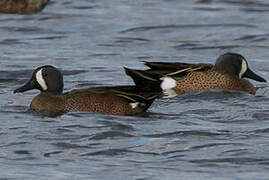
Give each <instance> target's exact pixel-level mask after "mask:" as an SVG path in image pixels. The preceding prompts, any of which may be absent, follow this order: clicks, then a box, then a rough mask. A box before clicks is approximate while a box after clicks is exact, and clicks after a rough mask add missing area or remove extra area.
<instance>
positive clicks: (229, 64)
mask: <svg viewBox="0 0 269 180" xmlns="http://www.w3.org/2000/svg"><path fill="white" fill-rule="evenodd" d="M215 68H216V69H217V70H219V71H222V72H224V73H227V74H229V75H232V76H236V77H238V78H239V79H241V78H244V77H246V78H250V79H253V80H256V81H260V82H266V80H265V79H264V78H262V77H260V76H258V75H257V74H255V73H254V72H253V71H252V70H250V69H249V68H248V63H247V60H246V59H245V58H244V57H243V56H242V55H240V54H236V53H225V54H223V55H221V56H219V57H218V59H217V60H216V63H215Z"/></svg>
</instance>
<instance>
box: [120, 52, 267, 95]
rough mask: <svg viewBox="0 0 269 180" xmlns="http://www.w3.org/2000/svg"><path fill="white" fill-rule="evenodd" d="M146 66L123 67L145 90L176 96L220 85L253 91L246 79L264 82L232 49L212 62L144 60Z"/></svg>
mask: <svg viewBox="0 0 269 180" xmlns="http://www.w3.org/2000/svg"><path fill="white" fill-rule="evenodd" d="M145 65H147V66H148V67H150V69H148V70H133V69H128V68H125V71H126V74H127V75H129V76H131V77H132V78H133V80H134V82H135V84H136V85H137V86H138V87H141V88H144V91H151V90H153V89H155V90H159V91H163V92H164V95H165V96H168V97H170V96H175V95H180V94H183V93H187V92H194V91H201V90H210V89H222V90H236V91H243V92H247V93H250V94H255V93H256V88H255V87H254V86H253V85H252V84H251V83H250V82H249V81H247V80H246V79H243V78H244V77H246V78H251V79H253V80H256V81H260V82H266V80H265V79H263V78H262V77H260V76H258V75H257V74H255V73H254V72H252V71H251V70H250V69H249V68H248V63H247V61H246V59H245V58H244V57H243V56H242V55H240V54H235V53H226V54H223V55H221V56H219V58H218V59H217V60H216V63H215V65H212V64H188V63H165V62H145Z"/></svg>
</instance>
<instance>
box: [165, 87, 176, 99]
mask: <svg viewBox="0 0 269 180" xmlns="http://www.w3.org/2000/svg"><path fill="white" fill-rule="evenodd" d="M176 96H177V93H176V92H175V91H174V90H173V89H166V90H164V91H163V98H172V97H176Z"/></svg>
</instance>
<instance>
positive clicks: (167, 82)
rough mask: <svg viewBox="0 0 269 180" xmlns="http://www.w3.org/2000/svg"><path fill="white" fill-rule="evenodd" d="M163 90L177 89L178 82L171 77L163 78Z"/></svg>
mask: <svg viewBox="0 0 269 180" xmlns="http://www.w3.org/2000/svg"><path fill="white" fill-rule="evenodd" d="M161 80H162V82H161V88H162V90H167V89H172V88H174V87H176V84H177V83H176V80H174V79H172V78H170V77H163V78H161Z"/></svg>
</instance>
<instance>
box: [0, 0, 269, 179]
mask: <svg viewBox="0 0 269 180" xmlns="http://www.w3.org/2000/svg"><path fill="white" fill-rule="evenodd" d="M268 19H269V3H268V2H267V1H265V0H263V1H262V0H260V1H256V0H242V1H238V0H229V1H228V0H225V1H224V0H190V1H175V0H154V1H153V0H137V1H132V0H127V1H121V0H115V1H111V0H99V1H90V0H76V1H71V0H62V1H52V2H51V3H50V4H49V5H48V6H47V7H46V8H45V9H44V11H43V12H41V13H39V14H36V15H28V16H23V15H4V14H2V15H1V16H0V34H1V36H0V42H1V43H0V47H1V52H0V57H1V61H0V67H1V69H0V75H1V76H0V87H1V89H0V99H1V102H0V105H1V106H0V121H1V126H0V147H1V150H0V164H1V169H0V174H1V178H3V179H110V180H111V179H124V180H125V179H162V180H164V179H167V180H168V179H169V180H170V179H244V180H245V179H268V176H269V173H268V169H269V168H268V164H269V143H268V142H269V141H268V138H269V137H268V136H269V135H268V134H267V133H268V132H269V125H268V122H269V104H268V100H269V91H268V87H267V84H261V83H257V82H254V81H251V82H253V83H254V84H255V86H257V87H258V91H257V95H256V96H252V95H248V94H245V93H239V92H227V91H207V92H197V93H190V94H185V95H183V96H179V97H176V98H173V99H159V100H156V101H155V102H154V104H153V105H152V107H151V108H150V109H149V112H148V113H146V114H143V115H141V116H126V117H122V116H109V115H102V114H96V113H84V112H69V113H67V114H64V115H62V116H58V117H54V118H49V117H44V116H42V115H41V114H37V113H33V112H31V111H29V104H30V102H31V100H32V98H33V97H34V96H35V95H36V94H37V93H38V92H37V91H30V92H27V93H24V94H15V95H14V94H13V93H12V91H13V90H14V89H15V88H16V87H18V86H20V85H22V84H23V83H24V82H26V81H27V80H28V78H29V77H30V75H31V72H32V70H33V69H35V68H36V67H38V66H41V65H45V64H52V65H55V66H57V67H59V68H60V69H62V70H63V73H64V83H65V91H69V90H71V89H73V88H87V87H94V86H108V85H125V84H132V81H131V79H130V78H128V77H127V76H125V75H124V71H123V68H122V67H123V66H127V67H133V68H141V69H142V68H143V69H144V68H145V66H144V65H143V63H142V62H141V61H144V60H146V61H164V62H178V61H181V62H191V63H195V62H203V63H214V61H215V59H216V58H217V57H218V56H219V55H220V54H223V53H225V52H237V53H241V54H242V55H244V56H245V58H246V59H247V60H248V62H249V65H250V67H251V69H253V71H255V72H257V73H258V74H259V75H261V76H263V77H265V78H266V79H269V70H268V65H269V61H268V57H269V51H268V47H269V46H268V44H269V40H268V38H269V33H268V32H269V21H268Z"/></svg>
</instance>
